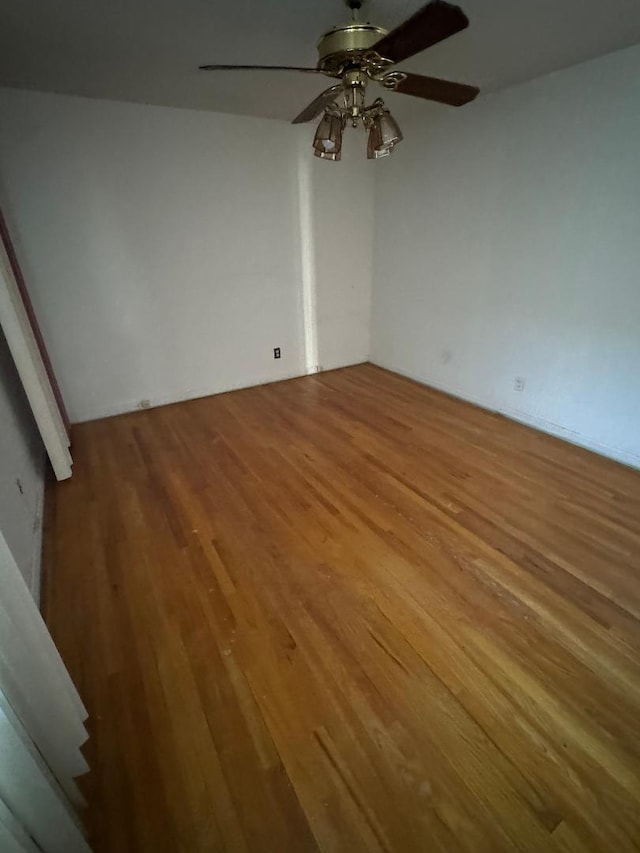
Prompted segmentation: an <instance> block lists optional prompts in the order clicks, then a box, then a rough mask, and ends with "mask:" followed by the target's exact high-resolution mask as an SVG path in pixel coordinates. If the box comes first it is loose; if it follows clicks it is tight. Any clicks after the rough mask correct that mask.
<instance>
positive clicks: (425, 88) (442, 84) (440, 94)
mask: <svg viewBox="0 0 640 853" xmlns="http://www.w3.org/2000/svg"><path fill="white" fill-rule="evenodd" d="M403 77H404V78H405V79H403V80H400V82H399V83H396V85H392V86H387V87H386V88H389V89H391V90H392V91H393V92H401V93H402V94H403V95H413V96H414V97H415V98H425V99H426V100H427V101H437V102H438V103H439V104H449V106H451V107H462V106H464V105H465V104H468V103H469V102H470V101H473V100H475V98H477V97H478V95H479V93H480V89H478V88H477V87H476V86H467V85H466V84H465V83H452V82H451V81H450V80H440V78H438V77H423V75H422V74H406V76H405V73H404V72H403Z"/></svg>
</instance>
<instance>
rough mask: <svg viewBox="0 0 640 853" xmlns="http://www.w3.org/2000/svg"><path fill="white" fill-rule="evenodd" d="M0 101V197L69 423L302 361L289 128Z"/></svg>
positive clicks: (258, 379) (23, 95)
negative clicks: (276, 352) (277, 349)
mask: <svg viewBox="0 0 640 853" xmlns="http://www.w3.org/2000/svg"><path fill="white" fill-rule="evenodd" d="M0 110H1V111H2V114H3V122H2V128H1V130H0V193H1V195H2V198H3V201H4V206H5V210H6V214H7V218H8V219H9V224H10V227H11V229H12V233H13V236H14V239H15V242H16V246H17V251H18V253H19V256H20V259H21V263H22V266H23V269H24V273H25V278H26V279H27V283H28V286H29V288H30V293H31V297H32V300H33V303H34V306H35V310H36V313H37V315H38V318H39V321H40V323H41V326H42V330H43V335H44V337H45V340H46V343H47V346H48V348H49V351H50V355H51V359H52V362H53V365H54V368H55V370H56V374H57V376H58V379H59V381H60V384H61V388H62V393H63V396H64V399H65V401H66V403H67V405H68V408H69V411H70V416H71V419H72V421H82V420H87V419H91V418H96V417H100V416H103V415H110V414H114V413H117V412H122V411H127V410H131V409H133V408H135V407H136V406H138V405H139V404H140V402H141V401H143V400H147V401H149V403H150V404H151V405H157V404H161V403H165V402H171V401H174V400H180V399H184V398H188V397H197V396H202V395H207V394H212V393H215V392H218V391H224V390H228V389H231V388H235V387H240V386H245V385H253V384H259V383H262V382H267V381H271V380H277V379H282V378H284V377H288V376H292V375H299V374H300V373H303V372H304V352H303V330H302V312H301V299H300V292H299V291H300V288H299V280H300V246H299V216H298V195H297V185H296V179H297V176H296V169H295V168H293V169H292V168H291V162H292V161H293V162H294V163H295V157H296V151H297V148H296V139H295V136H294V135H292V134H291V133H290V129H289V127H288V126H287V125H286V124H285V123H284V122H278V121H271V120H266V119H252V118H243V117H238V116H229V115H219V114H214V113H206V112H196V111H189V110H177V109H169V108H164V107H149V106H140V105H133V104H124V103H114V102H108V101H93V100H89V99H85V98H76V97H67V96H59V95H44V94H41V93H32V92H18V91H13V90H3V91H2V92H0ZM274 347H280V349H281V353H282V357H281V359H280V360H275V359H274V357H273V348H274Z"/></svg>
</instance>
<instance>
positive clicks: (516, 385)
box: [513, 376, 524, 391]
mask: <svg viewBox="0 0 640 853" xmlns="http://www.w3.org/2000/svg"><path fill="white" fill-rule="evenodd" d="M513 390H514V391H524V379H523V378H522V376H516V378H515V379H514V380H513Z"/></svg>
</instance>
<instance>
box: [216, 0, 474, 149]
mask: <svg viewBox="0 0 640 853" xmlns="http://www.w3.org/2000/svg"><path fill="white" fill-rule="evenodd" d="M346 4H347V6H348V7H349V8H350V9H351V12H352V17H353V20H352V21H351V22H350V23H348V24H345V25H344V26H340V27H334V29H332V30H330V31H329V32H328V33H325V34H324V35H323V36H322V38H321V39H320V41H319V43H318V64H317V66H316V67H315V68H295V67H292V66H271V65H267V66H264V65H201V66H200V68H201V69H202V70H204V71H238V70H240V71H254V70H255V71H261V70H262V71H300V72H303V73H305V74H324V75H326V76H327V77H333V78H335V79H337V80H339V81H340V82H338V83H336V84H334V85H333V86H330V87H329V88H328V89H325V91H324V92H321V93H320V94H319V95H318V97H317V98H315V99H314V100H313V101H312V102H311V103H310V104H309V106H308V107H306V108H305V109H304V110H303V111H302V112H301V113H300V115H298V116H296V118H294V120H293V124H301V123H303V122H308V121H313V120H314V119H315V118H317V117H318V116H319V115H321V116H322V117H321V119H320V124H319V125H318V129H317V130H316V134H315V137H314V139H313V149H314V154H315V156H316V157H320V158H321V159H322V160H333V161H336V160H340V157H341V153H342V133H343V131H344V129H345V127H346V126H347V123H350V124H351V125H352V126H353V127H357V126H358V123H359V122H360V121H361V122H362V124H363V125H364V127H365V129H366V130H367V131H368V140H367V157H368V158H369V159H370V160H377V159H378V158H380V157H386V156H387V155H388V154H390V153H391V152H392V151H393V149H394V147H395V146H396V145H397V144H398V142H401V141H402V133H401V131H400V128H399V127H398V124H397V122H396V121H395V119H394V118H393V116H392V115H391V113H390V112H389V110H388V108H387V107H386V106H385V103H384V101H383V100H382V98H376V99H375V100H374V101H373V103H371V104H369V106H366V105H365V102H366V94H367V86H368V84H369V83H370V82H374V83H377V84H379V85H381V86H383V87H384V88H385V89H388V90H390V91H392V92H401V93H402V94H404V95H413V96H414V97H416V98H424V99H425V100H428V101H437V102H438V103H441V104H448V105H449V106H453V107H461V106H463V105H464V104H468V103H469V102H470V101H473V100H474V98H476V97H477V96H478V93H479V91H480V90H479V89H477V88H476V87H475V86H467V85H465V84H463V83H452V82H450V81H448V80H440V79H439V78H437V77H425V76H423V75H421V74H409V73H407V72H405V71H399V70H394V69H393V68H392V66H393V65H395V64H396V63H398V62H402V61H404V60H405V59H409V57H411V56H414V55H415V54H416V53H420V52H421V51H423V50H426V49H427V48H428V47H432V46H433V45H434V44H438V42H441V41H444V40H445V39H447V38H449V37H450V36H453V35H455V34H456V33H459V32H460V31H461V30H464V29H466V28H467V27H468V26H469V19H468V18H467V16H466V15H465V14H464V12H463V11H462V9H460V8H459V7H458V6H453V5H452V4H450V3H445V2H443V0H432V2H431V3H427V5H426V6H423V7H422V9H420V10H419V11H418V12H416V13H415V15H412V16H411V17H410V18H408V19H407V20H406V21H404V23H402V24H400V25H399V26H398V27H396V28H395V30H391V32H387V30H384V29H383V28H382V27H376V26H373V25H372V24H369V23H362V22H360V21H358V20H357V14H358V10H359V9H360V7H361V6H362V0H346Z"/></svg>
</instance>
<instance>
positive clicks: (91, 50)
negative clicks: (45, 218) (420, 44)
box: [0, 0, 640, 119]
mask: <svg viewBox="0 0 640 853" xmlns="http://www.w3.org/2000/svg"><path fill="white" fill-rule="evenodd" d="M422 5H423V0H370V2H369V3H367V4H366V6H365V9H364V10H363V11H364V14H363V17H364V18H366V19H367V20H370V21H372V22H374V23H377V24H380V25H382V26H385V27H387V28H389V29H391V28H393V27H394V26H396V25H397V24H399V23H400V22H401V21H402V20H403V19H404V18H406V17H407V16H408V15H410V14H411V13H413V12H414V11H415V10H416V9H418V8H420V6H422ZM461 5H462V6H463V8H464V10H465V12H466V13H467V14H468V16H469V18H470V20H471V26H470V28H469V29H468V30H467V31H465V32H463V33H461V34H459V35H458V36H455V37H453V38H452V39H449V40H448V41H447V42H443V43H442V44H440V45H437V46H436V47H434V48H431V49H430V50H428V51H426V52H425V53H423V54H421V55H420V56H418V57H415V58H414V59H412V60H411V61H410V62H409V63H407V64H406V66H405V67H407V68H409V69H411V70H413V71H417V72H422V73H425V74H432V75H436V76H442V77H448V78H450V79H453V80H460V81H463V82H469V83H473V84H476V85H478V86H480V87H481V88H482V89H483V90H484V91H492V90H493V91H495V90H496V89H500V88H504V87H505V86H510V85H512V84H514V83H518V82H522V81H525V80H528V79H531V78H533V77H537V76H539V75H541V74H547V73H549V72H551V71H555V70H557V69H559V68H564V67H567V66H569V65H573V64H575V63H577V62H581V61H584V60H586V59H591V58H593V57H595V56H599V55H602V54H604V53H609V52H610V51H613V50H617V49H619V48H622V47H627V46H629V45H631V44H635V43H637V42H640V0H462V2H461ZM347 17H348V16H347V10H346V9H345V8H344V6H343V5H342V0H227V2H223V0H109V1H108V2H105V0H56V2H52V0H19V2H16V0H0V19H1V20H2V25H1V26H0V84H3V85H8V86H18V87H27V88H33V89H41V90H45V91H55V92H67V93H71V94H81V95H89V96H92V97H101V98H113V99H117V100H129V101H140V102H145V103H152V104H166V105H168V106H177V107H193V108H197V109H211V110H219V111H223V112H233V113H241V114H247V115H256V116H268V117H272V118H282V119H288V118H292V117H293V116H295V115H296V114H297V113H298V112H299V111H300V109H301V108H302V107H303V106H305V104H306V103H307V102H308V101H310V100H311V98H312V97H314V96H315V95H316V94H317V93H318V92H319V91H320V90H321V89H323V88H325V81H326V85H329V84H330V82H329V81H327V80H326V78H324V77H319V76H318V77H315V76H313V75H304V74H294V73H283V72H203V71H198V70H197V68H198V65H200V64H203V63H206V62H217V63H256V64H267V65H269V64H285V65H307V66H313V65H315V62H316V51H315V45H316V42H317V40H318V37H319V36H320V34H321V33H322V32H323V31H325V30H327V29H329V28H330V27H332V26H333V25H335V24H337V23H340V22H342V21H343V20H345V19H346V18H347ZM391 99H393V101H394V109H396V110H397V109H398V106H399V105H398V101H400V100H402V101H407V102H408V101H411V102H412V104H409V103H407V104H405V105H403V108H401V112H402V111H403V109H404V110H406V109H411V108H412V107H415V106H418V105H419V104H420V102H419V101H416V100H415V99H409V98H407V97H406V96H402V95H390V96H388V100H389V101H390V100H391ZM421 106H422V105H421ZM441 109H447V108H446V107H442V108H441Z"/></svg>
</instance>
